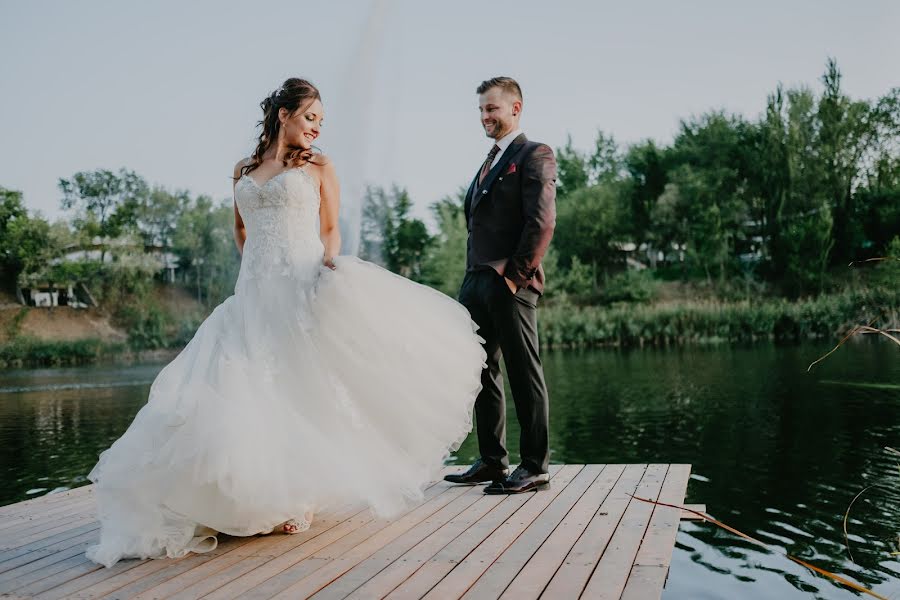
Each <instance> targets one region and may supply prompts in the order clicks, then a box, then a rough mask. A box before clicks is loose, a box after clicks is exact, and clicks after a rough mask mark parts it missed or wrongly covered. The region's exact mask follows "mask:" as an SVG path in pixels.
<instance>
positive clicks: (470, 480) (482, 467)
mask: <svg viewBox="0 0 900 600" xmlns="http://www.w3.org/2000/svg"><path fill="white" fill-rule="evenodd" d="M507 474H509V469H504V468H500V467H492V466H491V465H488V464H485V463H484V462H483V461H482V460H481V459H478V460H476V461H475V462H474V463H473V464H472V466H471V467H469V470H468V471H466V472H465V473H453V474H452V475H444V481H449V482H450V483H465V484H469V485H474V484H476V483H487V482H488V481H501V480H503V479H506V476H507Z"/></svg>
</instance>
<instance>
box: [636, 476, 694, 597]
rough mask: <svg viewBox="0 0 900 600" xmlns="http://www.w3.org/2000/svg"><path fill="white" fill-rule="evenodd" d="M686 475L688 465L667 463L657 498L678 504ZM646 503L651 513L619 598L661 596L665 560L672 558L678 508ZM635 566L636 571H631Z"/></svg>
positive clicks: (684, 487) (688, 477) (667, 563)
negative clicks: (667, 466) (667, 468)
mask: <svg viewBox="0 0 900 600" xmlns="http://www.w3.org/2000/svg"><path fill="white" fill-rule="evenodd" d="M690 476H691V467H690V465H683V464H682V465H669V470H668V472H667V473H666V479H665V481H664V482H663V485H662V491H661V492H660V494H659V498H658V500H659V501H660V502H665V503H666V504H679V503H681V502H682V501H683V500H684V496H685V492H686V491H687V485H688V480H689V479H690ZM647 506H650V508H652V509H653V510H652V516H651V517H650V523H649V525H648V527H647V533H646V534H645V535H644V538H643V540H642V541H641V545H640V548H639V549H638V553H637V556H636V557H635V560H634V564H633V567H632V570H631V574H630V575H629V576H628V580H627V582H626V584H625V589H624V591H623V593H622V597H623V598H634V599H638V600H639V599H641V598H650V597H654V596H655V597H658V596H661V595H662V590H663V585H664V584H665V581H666V573H668V570H669V563H670V562H671V561H672V550H673V548H674V547H675V537H676V536H677V535H678V524H679V523H680V522H681V512H682V511H681V509H678V508H672V507H669V506H658V505H647ZM639 567H659V568H658V569H650V568H639ZM635 569H637V570H636V571H635ZM659 571H661V572H662V576H660V575H659Z"/></svg>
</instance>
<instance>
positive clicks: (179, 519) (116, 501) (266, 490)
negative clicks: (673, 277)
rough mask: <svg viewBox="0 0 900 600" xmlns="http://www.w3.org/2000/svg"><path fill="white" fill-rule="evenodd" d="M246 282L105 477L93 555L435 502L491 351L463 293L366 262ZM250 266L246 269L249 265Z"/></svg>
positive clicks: (180, 548)
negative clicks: (456, 296) (430, 488)
mask: <svg viewBox="0 0 900 600" xmlns="http://www.w3.org/2000/svg"><path fill="white" fill-rule="evenodd" d="M336 266H337V269H336V270H334V271H332V270H330V269H326V268H324V267H321V266H316V267H314V268H312V269H310V268H307V269H306V270H305V271H300V270H298V271H297V272H291V271H288V272H286V273H281V274H280V275H279V276H277V277H276V276H271V277H267V278H264V279H258V280H254V279H247V278H244V277H242V278H241V279H239V283H238V286H237V288H236V292H235V295H233V296H231V297H229V298H228V299H227V300H225V302H223V303H222V304H221V305H219V306H218V307H216V309H215V310H214V311H213V312H212V314H211V315H210V316H209V317H208V318H207V319H206V320H205V321H204V322H203V323H202V324H201V326H200V328H199V329H198V330H197V332H196V334H195V335H194V338H193V339H192V340H191V341H190V343H189V344H188V345H187V346H186V347H185V348H184V350H182V352H181V353H180V354H179V355H178V356H177V357H176V358H175V359H174V360H173V361H172V362H171V363H169V364H168V365H167V366H166V367H165V368H164V369H163V370H162V371H161V372H160V373H159V375H158V376H157V378H156V380H155V381H154V382H153V385H152V387H151V390H150V397H149V401H148V403H147V404H146V405H145V406H144V407H143V408H142V409H141V410H140V412H139V413H138V414H137V416H136V417H135V419H134V421H133V422H132V424H131V425H130V427H129V428H128V430H127V431H126V432H125V434H124V435H123V436H122V437H121V438H119V439H118V440H117V441H116V442H115V443H114V444H113V445H112V447H111V448H109V449H108V450H106V451H105V452H103V453H102V454H101V456H100V460H99V462H98V463H97V465H96V466H95V467H94V469H93V470H92V471H91V473H90V479H91V480H92V481H94V482H95V483H96V484H97V498H98V509H99V517H100V522H101V539H100V542H99V544H98V545H95V546H92V547H90V548H89V549H88V552H87V555H88V557H89V558H90V559H91V560H93V561H95V562H98V563H100V564H104V565H107V566H111V565H113V564H115V562H117V561H118V560H119V559H121V558H125V557H141V558H146V557H164V556H169V557H178V556H183V555H184V554H186V553H187V552H191V551H195V552H202V551H208V550H211V549H213V548H214V547H215V545H216V538H215V534H216V533H217V532H222V533H227V534H230V535H254V534H257V533H266V532H269V531H271V530H272V529H273V528H274V527H276V526H278V525H279V524H280V523H282V522H284V521H286V520H288V519H298V520H300V521H301V524H302V525H303V526H308V522H305V520H304V515H306V516H308V515H309V514H311V513H320V512H329V511H332V510H340V509H342V508H346V507H347V506H349V505H357V506H359V505H363V506H368V507H371V509H372V510H373V511H374V512H375V514H377V515H378V516H383V517H390V516H392V515H394V514H396V513H397V512H398V511H400V510H402V509H403V508H404V507H406V506H407V505H408V504H409V503H412V502H415V501H417V500H419V499H421V497H422V490H423V487H424V486H425V484H426V483H427V482H429V481H431V480H432V479H434V478H435V477H436V476H437V474H438V473H439V471H440V468H441V467H442V465H443V464H444V461H445V460H446V458H447V457H448V455H449V453H450V452H451V451H453V450H455V449H456V448H458V446H459V444H460V443H461V442H462V441H463V440H464V439H465V437H466V435H467V434H468V432H469V431H470V430H471V427H472V421H471V415H472V406H473V404H474V401H475V397H476V396H477V394H478V392H479V391H480V389H481V385H480V376H481V369H482V368H483V367H484V361H485V354H484V350H483V348H482V346H481V342H482V340H481V338H480V337H479V336H478V335H477V333H476V326H475V325H474V323H473V322H472V320H471V318H470V316H469V313H468V312H467V311H466V309H465V308H463V307H462V306H461V305H459V304H458V303H457V302H455V301H454V300H453V299H451V298H448V297H447V296H445V295H443V294H441V293H439V292H437V291H435V290H432V289H430V288H427V287H425V286H422V285H419V284H416V283H413V282H411V281H409V280H407V279H405V278H402V277H400V276H398V275H395V274H393V273H390V272H389V271H386V270H384V269H382V268H380V267H378V266H376V265H373V264H371V263H368V262H365V261H362V260H359V259H357V258H353V257H338V258H337V259H336ZM242 275H243V274H242Z"/></svg>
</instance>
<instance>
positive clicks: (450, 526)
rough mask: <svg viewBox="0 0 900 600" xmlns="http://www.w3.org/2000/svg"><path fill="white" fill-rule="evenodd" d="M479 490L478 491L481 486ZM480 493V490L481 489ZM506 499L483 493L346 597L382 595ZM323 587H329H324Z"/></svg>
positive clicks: (359, 597) (379, 596)
mask: <svg viewBox="0 0 900 600" xmlns="http://www.w3.org/2000/svg"><path fill="white" fill-rule="evenodd" d="M478 490H479V491H480V492H481V488H480V487H479V488H478ZM482 494H483V492H482ZM504 499H505V497H504V496H501V495H484V494H483V495H482V497H481V498H479V499H478V500H476V501H475V502H474V503H473V504H472V505H470V506H469V508H467V509H466V510H464V511H463V512H462V513H460V514H459V515H457V516H456V517H454V518H453V519H451V520H450V521H449V522H448V523H447V524H446V525H444V526H443V527H441V528H439V529H438V530H437V531H435V532H434V533H433V534H431V535H429V536H428V537H426V538H425V539H424V540H422V542H420V543H419V544H416V546H414V547H413V548H411V549H410V550H409V551H408V552H406V553H405V554H403V556H401V557H399V558H398V559H397V560H395V561H394V562H393V563H391V564H390V565H388V566H387V567H386V568H385V569H384V570H382V571H381V572H380V573H378V574H377V575H376V576H374V577H372V579H370V580H369V581H367V582H366V583H365V584H364V585H362V586H361V587H359V588H357V589H356V591H354V592H353V593H352V594H350V595H349V596H348V599H350V598H353V599H362V598H381V597H383V596H385V595H387V594H388V593H390V592H391V591H392V590H393V589H394V588H396V587H397V586H398V585H400V584H401V583H403V582H404V581H405V580H406V579H407V578H409V577H410V575H412V574H413V573H414V572H416V571H417V570H418V569H419V568H420V567H421V566H422V565H423V564H425V562H426V561H427V560H428V559H430V558H431V557H433V556H434V555H435V554H437V553H438V552H440V551H441V549H442V548H444V547H445V546H447V544H449V543H451V542H452V541H453V540H455V539H457V538H458V537H459V536H460V535H463V534H464V533H465V531H466V530H467V529H468V528H469V527H471V526H472V525H473V524H474V523H476V522H477V521H478V520H479V519H481V518H482V517H484V516H485V515H486V514H487V513H489V512H490V511H491V510H493V509H494V508H495V507H496V506H497V505H498V504H499V503H500V502H502V501H503V500H504ZM325 589H326V590H327V589H329V588H325Z"/></svg>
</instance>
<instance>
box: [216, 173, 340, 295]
mask: <svg viewBox="0 0 900 600" xmlns="http://www.w3.org/2000/svg"><path fill="white" fill-rule="evenodd" d="M234 198H235V201H236V202H237V206H238V210H239V211H240V214H241V218H242V219H243V221H244V226H245V227H246V231H247V241H246V242H245V243H244V253H243V257H242V259H241V272H240V275H239V276H238V286H240V285H241V283H245V282H247V281H249V280H252V279H258V278H267V277H289V276H297V275H302V274H303V273H304V272H305V273H311V272H312V271H314V270H315V268H317V267H318V266H319V265H320V264H321V260H322V255H323V252H324V247H323V246H322V242H321V240H320V239H319V232H318V218H319V203H320V197H319V187H318V184H317V183H316V180H315V179H314V178H313V177H312V175H310V174H309V173H307V172H306V171H305V170H304V169H303V168H302V167H298V168H294V169H289V170H287V171H282V172H281V173H279V174H278V175H276V176H274V177H272V178H271V179H269V180H268V181H266V182H265V183H264V184H262V185H260V184H259V183H257V182H256V180H255V179H253V177H252V176H251V175H244V176H242V177H241V178H240V179H239V180H238V182H237V185H235V188H234Z"/></svg>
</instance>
